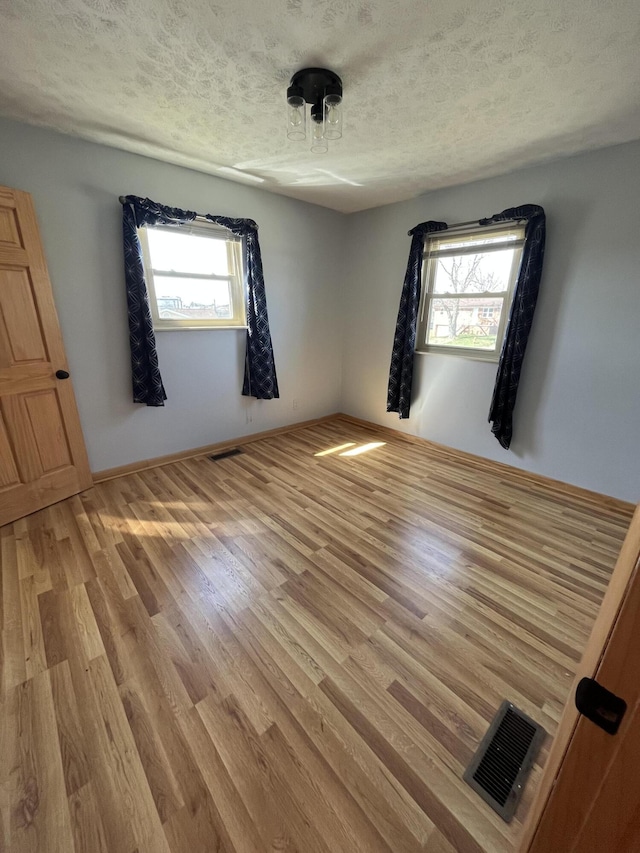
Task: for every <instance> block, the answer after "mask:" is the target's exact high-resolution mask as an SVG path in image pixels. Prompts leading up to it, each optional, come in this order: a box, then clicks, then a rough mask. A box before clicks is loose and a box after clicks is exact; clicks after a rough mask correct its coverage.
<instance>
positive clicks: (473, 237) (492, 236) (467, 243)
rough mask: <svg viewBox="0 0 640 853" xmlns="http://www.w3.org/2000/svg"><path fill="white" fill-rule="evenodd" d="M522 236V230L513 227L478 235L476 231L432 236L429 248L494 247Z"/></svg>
mask: <svg viewBox="0 0 640 853" xmlns="http://www.w3.org/2000/svg"><path fill="white" fill-rule="evenodd" d="M523 236H524V228H523V227H522V226H515V227H514V228H507V229H504V228H503V229H499V230H497V231H496V230H488V231H482V232H480V233H478V232H477V231H474V232H472V233H471V234H466V235H465V234H458V235H457V236H456V235H455V234H454V235H447V234H446V232H445V233H440V234H433V235H432V236H430V237H429V248H430V249H433V250H434V251H442V250H446V249H453V250H454V251H455V250H456V249H457V248H465V249H468V248H470V247H471V246H495V245H498V244H500V243H513V242H515V241H516V240H521V239H522V238H523Z"/></svg>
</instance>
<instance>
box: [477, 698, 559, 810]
mask: <svg viewBox="0 0 640 853" xmlns="http://www.w3.org/2000/svg"><path fill="white" fill-rule="evenodd" d="M545 736H546V732H545V730H544V729H543V728H542V726H539V725H538V723H536V722H534V720H532V719H531V717H528V716H527V715H526V714H523V712H522V711H520V710H518V708H516V707H515V706H514V705H512V704H511V702H507V701H505V702H503V703H502V705H501V706H500V709H499V711H498V713H497V714H496V716H495V717H494V718H493V722H492V723H491V725H490V726H489V731H488V732H487V733H486V735H485V736H484V737H483V738H482V741H481V743H480V746H479V747H478V750H477V752H476V754H475V755H474V756H473V759H472V760H471V764H470V765H469V767H467V769H466V770H465V772H464V776H463V777H462V778H463V779H464V781H465V782H466V783H467V784H468V785H470V786H471V787H472V788H473V789H474V791H476V792H477V793H478V794H479V795H480V796H481V797H482V799H483V800H484V801H485V802H486V803H488V804H489V805H490V806H491V808H492V809H493V810H494V811H495V812H497V813H498V814H499V815H500V817H501V818H502V819H503V820H506V821H507V823H508V822H509V821H510V820H511V818H512V817H513V815H514V812H515V810H516V806H517V805H518V802H519V800H520V796H521V795H522V791H523V789H524V784H525V781H526V779H527V776H528V775H529V772H530V770H531V768H532V766H533V762H534V761H535V757H536V755H537V754H538V750H539V749H540V746H541V744H542V741H543V740H544V738H545Z"/></svg>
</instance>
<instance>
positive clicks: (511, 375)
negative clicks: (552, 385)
mask: <svg viewBox="0 0 640 853" xmlns="http://www.w3.org/2000/svg"><path fill="white" fill-rule="evenodd" d="M512 219H525V220H526V223H527V224H526V226H525V232H524V247H523V249H522V261H521V263H520V271H519V272H518V279H517V281H516V288H515V293H514V296H513V302H512V303H511V311H510V312H509V320H508V324H507V328H506V331H505V335H504V342H503V344H502V352H501V353H500V361H499V362H498V372H497V374H496V382H495V386H494V389H493V396H492V398H491V407H490V409H489V423H491V424H492V426H491V432H492V433H493V434H494V435H495V437H496V438H497V439H498V441H499V442H500V444H501V445H502V447H504V448H505V450H508V449H509V447H510V446H511V439H512V437H513V410H514V408H515V405H516V397H517V395H518V385H519V383H520V372H521V371H522V364H523V362H524V354H525V350H526V348H527V341H528V340H529V332H530V331H531V325H532V323H533V315H534V312H535V310H536V302H537V300H538V291H539V289H540V279H541V277H542V262H543V260H544V245H545V237H546V216H545V212H544V209H543V208H542V207H540V206H539V205H537V204H524V205H522V206H521V207H510V208H508V209H507V210H503V211H502V213H496V214H495V215H494V216H491V217H490V218H489V219H481V220H480V225H491V224H492V223H494V222H504V221H508V220H512Z"/></svg>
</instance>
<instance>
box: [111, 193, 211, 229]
mask: <svg viewBox="0 0 640 853" xmlns="http://www.w3.org/2000/svg"><path fill="white" fill-rule="evenodd" d="M126 200H127V197H126V195H119V196H118V201H119V202H120V204H124V203H125V202H126ZM195 221H198V222H208V223H209V224H211V220H210V219H207V217H206V216H200V214H199V213H198V214H196V219H195Z"/></svg>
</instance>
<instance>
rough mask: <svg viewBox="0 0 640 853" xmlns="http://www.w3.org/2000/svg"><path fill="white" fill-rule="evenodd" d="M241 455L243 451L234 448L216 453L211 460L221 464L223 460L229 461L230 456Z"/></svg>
mask: <svg viewBox="0 0 640 853" xmlns="http://www.w3.org/2000/svg"><path fill="white" fill-rule="evenodd" d="M239 453H242V450H240V448H239V447H233V448H232V449H231V450H222V451H221V452H220V453H214V454H213V456H210V457H209V459H211V460H212V461H213V462H219V461H220V460H221V459H228V458H229V456H237V455H238V454H239Z"/></svg>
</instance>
